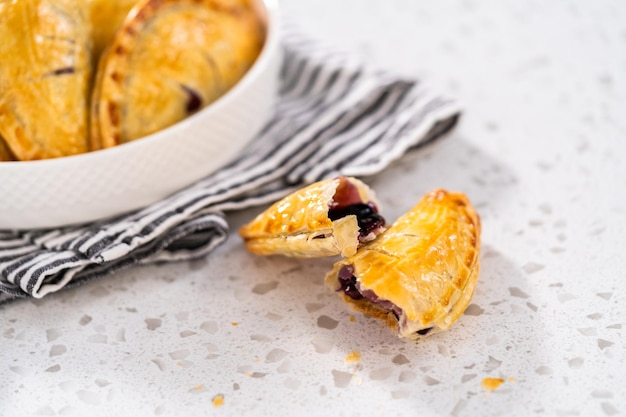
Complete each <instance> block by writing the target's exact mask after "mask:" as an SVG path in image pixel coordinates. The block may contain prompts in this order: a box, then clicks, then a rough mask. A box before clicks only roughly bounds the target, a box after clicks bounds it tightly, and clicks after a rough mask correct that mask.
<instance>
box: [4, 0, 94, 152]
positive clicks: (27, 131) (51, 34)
mask: <svg viewBox="0 0 626 417" xmlns="http://www.w3.org/2000/svg"><path fill="white" fill-rule="evenodd" d="M84 14H85V13H84V12H83V10H82V9H81V8H80V7H76V3H75V2H74V1H72V0H56V1H52V0H28V1H4V2H0V22H2V24H0V39H2V41H0V63H1V65H0V135H1V136H3V137H4V140H5V141H6V143H7V144H8V145H9V147H10V148H11V151H12V152H13V154H14V155H15V156H16V157H17V159H20V160H33V159H44V158H55V157H61V156H67V155H74V154H79V153H83V152H86V151H87V150H88V140H87V131H88V127H87V123H88V122H87V116H88V107H89V106H88V100H89V87H90V86H89V82H90V79H91V74H92V69H91V44H90V37H89V33H90V28H89V23H88V20H87V19H86V17H85V15H84Z"/></svg>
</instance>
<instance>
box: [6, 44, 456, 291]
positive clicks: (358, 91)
mask: <svg viewBox="0 0 626 417" xmlns="http://www.w3.org/2000/svg"><path fill="white" fill-rule="evenodd" d="M283 38H284V41H283V47H284V63H283V68H282V71H281V82H280V91H279V99H278V103H277V108H276V111H275V114H274V117H273V118H272V119H271V120H270V121H269V122H268V123H267V125H266V126H265V127H264V128H263V130H262V131H261V132H260V133H259V134H258V135H257V137H256V138H255V139H254V140H253V142H252V143H251V145H250V146H248V147H247V149H246V150H245V151H244V152H243V153H242V154H241V155H240V156H239V157H238V159H236V160H235V161H233V162H232V163H231V164H230V165H228V166H226V167H224V168H223V169H221V170H219V171H217V172H216V173H214V174H212V175H210V176H209V177H207V178H205V179H204V180H202V181H200V182H198V183H196V184H194V185H193V186H190V187H189V188H187V189H184V190H182V191H180V192H178V193H176V194H174V195H172V196H170V197H169V198H167V199H165V200H163V201H160V202H158V203H156V204H153V205H151V206H149V207H146V208H145V209H143V210H140V211H137V212H134V213H130V214H127V215H124V216H121V217H118V218H115V219H110V220H107V221H102V222H98V223H93V224H87V225H82V226H72V227H66V228H60V229H53V230H36V231H34V230H33V231H10V230H8V231H7V230H5V231H0V302H2V301H7V300H9V299H13V298H16V297H35V298H41V297H43V296H45V295H47V294H50V293H53V292H55V291H58V290H60V289H62V288H66V287H70V286H74V285H78V284H80V283H82V282H84V281H87V280H90V279H93V278H96V277H101V276H103V275H106V274H109V273H111V272H113V271H117V270H120V269H122V268H125V267H128V266H130V265H134V264H146V263H151V262H159V261H178V260H185V259H191V258H197V257H200V256H204V255H206V254H208V253H209V252H211V251H212V250H213V249H215V248H216V247H217V246H218V245H220V244H221V243H222V242H224V240H225V239H226V237H227V235H228V224H227V222H226V219H225V216H224V214H223V213H224V212H225V211H229V210H237V209H242V208H247V207H251V206H255V205H260V204H267V203H269V202H272V201H275V200H276V199H278V198H280V197H283V196H284V195H286V194H288V193H289V192H292V191H294V190H295V189H297V188H300V187H302V186H303V185H306V184H309V183H311V182H314V181H317V180H319V179H322V178H327V177H332V176H336V175H349V176H362V175H371V174H375V173H377V172H379V171H381V170H382V169H384V168H385V167H386V166H388V165H389V164H390V163H391V162H392V161H394V160H396V159H397V158H399V157H400V156H402V155H403V154H404V153H406V152H407V151H408V150H410V149H412V148H415V147H417V146H421V145H424V144H426V143H428V142H431V141H433V140H435V139H436V138H438V137H440V136H441V135H442V134H444V133H446V132H448V131H449V130H450V129H451V128H452V127H453V126H454V125H455V123H456V121H457V119H458V117H459V114H460V111H459V108H458V106H457V104H456V103H455V102H454V101H453V100H450V99H448V98H444V97H442V96H440V95H438V94H437V93H436V92H433V91H430V90H428V89H427V88H426V87H424V86H423V84H422V83H421V82H418V81H416V80H410V79H403V78H401V77H397V76H395V75H393V74H390V73H387V72H381V71H372V70H368V68H366V67H364V66H363V65H361V64H360V63H359V62H356V61H354V60H352V59H350V57H348V56H346V55H345V54H341V53H337V52H334V51H329V50H328V49H327V48H323V47H320V46H319V45H318V44H316V43H314V42H311V41H309V40H308V39H305V38H303V37H301V36H298V35H297V34H295V33H289V34H288V36H284V37H283Z"/></svg>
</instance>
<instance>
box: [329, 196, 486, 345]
mask: <svg viewBox="0 0 626 417" xmlns="http://www.w3.org/2000/svg"><path fill="white" fill-rule="evenodd" d="M480 228H481V226H480V220H479V217H478V215H477V214H476V212H475V211H474V209H473V208H472V206H471V205H470V202H469V200H468V199H467V197H466V196H465V195H463V194H460V193H450V192H447V191H445V190H435V191H432V192H431V193H429V194H427V195H426V196H425V197H424V198H422V200H420V202H418V203H417V205H416V206H415V207H413V209H411V211H409V212H408V213H406V214H404V215H403V216H401V217H400V218H399V219H398V220H397V221H396V222H395V223H394V224H393V225H392V226H391V227H390V228H389V229H387V230H386V231H385V232H384V233H382V234H381V235H380V236H378V237H377V238H376V240H374V241H373V242H370V243H368V244H367V245H365V246H363V247H361V248H360V249H359V250H358V252H357V253H356V254H355V255H353V256H351V257H348V258H346V259H342V260H341V261H338V262H337V263H336V264H335V265H334V267H333V269H332V271H331V272H329V273H328V274H327V276H326V284H327V285H328V286H329V287H330V288H332V289H333V290H334V291H336V292H337V293H339V294H340V296H341V297H342V298H343V300H344V301H346V302H348V303H349V304H351V305H352V306H353V307H354V308H355V309H356V310H359V311H361V312H364V313H365V314H367V315H370V316H373V317H377V318H380V319H382V320H384V321H385V322H386V323H387V324H388V325H389V326H390V327H392V328H393V329H395V330H396V331H397V333H398V335H399V336H400V337H405V338H409V339H418V338H420V337H422V336H425V335H427V334H433V333H435V332H438V331H441V330H446V329H448V328H449V327H450V326H452V324H453V323H454V322H455V321H456V320H457V319H458V318H459V317H460V316H461V314H463V312H464V311H465V308H466V307H467V306H468V304H469V302H470V300H471V298H472V294H473V292H474V288H475V286H476V282H477V280H478V269H479V250H480Z"/></svg>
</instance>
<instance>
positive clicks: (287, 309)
mask: <svg viewBox="0 0 626 417" xmlns="http://www.w3.org/2000/svg"><path fill="white" fill-rule="evenodd" d="M283 8H284V14H285V15H286V16H288V17H289V19H290V20H292V21H293V22H294V23H295V24H297V25H299V26H301V27H302V28H303V30H304V31H305V32H307V33H309V34H311V35H313V36H315V37H318V38H321V39H324V40H330V41H332V42H334V43H335V44H336V45H337V46H338V47H340V48H343V49H346V50H349V51H351V53H354V54H356V55H358V56H360V57H362V58H363V59H366V60H369V61H370V62H371V63H372V64H373V65H376V66H379V67H382V68H388V69H394V70H396V71H398V72H400V73H403V74H407V75H411V74H412V75H415V76H418V77H420V78H422V79H425V80H427V81H428V82H430V83H431V84H432V85H433V86H434V87H436V88H438V89H440V90H442V91H444V92H447V93H448V94H452V95H454V96H456V97H458V98H459V99H460V100H461V101H462V103H463V107H464V109H465V115H464V119H463V121H462V124H461V125H460V126H459V127H458V129H456V131H455V132H454V133H453V134H452V135H451V136H449V137H448V138H446V139H445V140H443V141H441V142H440V143H438V144H436V145H435V146H432V147H429V148H427V149H424V150H423V151H420V152H418V153H415V154H412V155H409V156H407V157H406V158H404V159H402V160H401V161H400V162H399V163H397V164H395V165H394V166H393V167H392V168H390V169H388V170H387V171H385V172H384V173H383V174H381V175H378V176H376V177H373V178H366V181H367V182H368V183H369V184H370V185H371V186H372V187H373V188H374V189H375V190H376V191H377V193H378V195H379V197H380V199H381V201H382V203H383V204H384V206H385V212H386V213H387V216H388V217H389V218H395V217H397V216H398V215H399V214H401V213H402V212H404V211H405V210H407V209H408V208H410V207H411V206H412V205H413V204H414V203H415V202H416V201H417V200H418V199H419V197H420V196H421V195H422V194H424V193H425V192H427V191H429V190H430V189H432V188H435V187H447V188H449V189H453V190H459V191H463V192H465V193H466V194H468V195H469V197H470V198H471V199H472V201H473V202H474V204H475V205H476V207H477V209H478V211H479V213H480V215H481V217H482V221H483V243H484V245H483V252H482V270H481V275H480V281H479V284H478V288H477V291H476V294H475V296H474V299H473V302H472V304H471V305H470V307H469V309H468V311H467V312H466V314H465V315H464V316H463V317H462V318H461V319H460V321H459V322H458V323H457V324H456V325H455V326H454V327H453V328H452V329H451V330H450V331H448V332H445V333H440V334H437V335H434V336H432V337H430V338H427V339H425V340H423V341H421V342H419V343H415V342H409V341H404V340H400V339H397V338H395V337H394V336H393V335H392V334H391V333H390V332H389V331H388V329H387V328H385V327H384V326H383V325H382V324H381V323H379V322H377V321H374V320H372V319H368V318H365V317H363V316H361V315H357V314H354V313H352V312H351V311H349V310H348V309H347V308H346V306H345V305H344V304H342V302H341V301H340V300H339V299H338V298H337V297H336V296H335V295H334V294H331V293H330V292H329V291H328V290H327V289H326V288H325V287H324V286H323V285H322V280H323V276H324V274H325V272H326V271H327V270H328V269H329V268H330V265H331V263H332V260H321V261H320V260H315V261H301V260H293V259H282V258H260V257H255V256H252V255H250V254H248V253H246V252H245V251H244V249H243V247H242V244H241V241H240V240H239V238H238V237H237V236H235V235H233V236H232V237H231V238H230V239H229V241H228V242H227V243H226V244H225V245H224V246H222V247H221V248H219V250H218V251H217V252H215V253H214V254H212V255H211V256H209V257H207V258H206V259H202V260H198V261H194V262H188V263H179V264H171V265H161V266H151V267H142V268H134V269H131V270H126V271H123V272H120V273H118V274H116V275H114V276H110V277H108V278H105V279H102V280H100V281H97V282H91V283H89V284H86V285H84V286H82V287H80V288H76V289H73V290H69V291H66V292H63V293H61V294H58V295H53V296H50V297H48V298H44V299H43V300H40V301H23V302H15V303H11V304H8V305H4V306H2V307H0V333H1V336H0V340H1V342H2V344H1V346H2V348H1V349H0V372H1V374H2V378H0V415H2V416H27V415H70V416H84V415H89V416H114V415H115V416H150V415H163V416H190V415H194V416H200V415H261V416H276V415H309V416H314V415H319V416H322V415H325V416H326V415H340V416H341V415H344V416H349V415H363V416H367V415H390V416H417V415H419V416H439V415H441V416H448V415H451V416H477V415H480V416H488V415H506V416H527V415H548V416H579V415H580V416H591V415H593V416H602V415H607V416H612V415H626V347H625V343H624V339H625V335H624V329H625V326H626V312H625V311H626V308H625V307H626V254H625V253H624V251H625V249H626V238H625V236H626V118H625V117H624V115H625V114H626V3H624V2H620V1H594V2H591V1H586V0H580V1H569V2H550V3H549V4H547V3H545V2H537V1H526V2H514V1H486V2H478V1H458V2H457V1H455V2H452V1H443V2H415V1H409V0H404V1H400V0H395V1H384V2H382V1H362V0H359V1H357V0H342V1H341V2H336V1H331V0H306V1H305V0H289V1H284V2H283ZM256 212H257V210H250V211H247V212H244V213H237V214H234V215H232V216H230V220H231V222H232V225H233V229H236V228H237V227H238V226H239V225H241V224H242V223H243V222H244V221H246V220H248V219H250V218H251V216H252V215H253V214H255V213H256ZM486 378H500V379H502V380H503V381H504V382H503V383H502V384H501V385H500V386H499V387H497V389H495V390H494V389H488V388H486V387H485V386H483V385H484V382H485V381H488V380H486ZM491 388H494V387H493V386H492V387H491Z"/></svg>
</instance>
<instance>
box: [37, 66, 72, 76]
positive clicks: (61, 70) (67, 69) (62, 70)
mask: <svg viewBox="0 0 626 417" xmlns="http://www.w3.org/2000/svg"><path fill="white" fill-rule="evenodd" d="M74 72H76V71H75V69H74V67H65V68H59V69H55V70H54V71H50V72H48V73H45V74H44V75H43V76H44V77H47V76H52V77H57V76H59V75H66V74H74Z"/></svg>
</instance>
